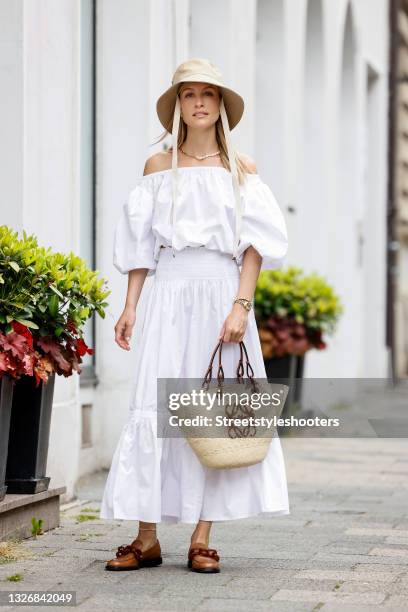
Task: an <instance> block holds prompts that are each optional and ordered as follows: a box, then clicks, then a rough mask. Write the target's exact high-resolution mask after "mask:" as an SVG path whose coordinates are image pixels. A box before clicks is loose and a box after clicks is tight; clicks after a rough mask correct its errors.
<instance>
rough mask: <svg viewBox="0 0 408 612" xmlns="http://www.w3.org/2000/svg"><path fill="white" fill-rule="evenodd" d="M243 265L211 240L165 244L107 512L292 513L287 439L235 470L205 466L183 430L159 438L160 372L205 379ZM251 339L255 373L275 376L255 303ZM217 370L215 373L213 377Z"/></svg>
mask: <svg viewBox="0 0 408 612" xmlns="http://www.w3.org/2000/svg"><path fill="white" fill-rule="evenodd" d="M239 276H240V271H239V267H238V265H237V264H236V262H235V261H234V260H233V259H232V257H231V255H228V254H224V253H221V252H220V251H216V250H209V249H206V248H204V247H186V248H185V249H183V250H182V251H179V252H177V251H176V252H175V255H174V256H173V253H172V250H171V249H170V248H161V249H160V256H159V261H158V262H157V268H156V273H155V276H154V280H153V285H152V288H151V291H150V293H149V294H148V296H147V301H146V309H145V315H144V320H143V323H142V329H141V334H140V340H139V345H138V346H137V347H135V348H136V351H137V356H136V372H135V377H134V379H133V383H132V389H131V395H130V406H129V412H128V418H127V421H126V423H125V425H124V427H123V430H122V433H121V435H120V439H119V442H118V444H117V447H116V450H115V453H114V456H113V459H112V464H111V468H110V470H109V474H108V478H107V481H106V485H105V489H104V493H103V499H102V505H101V512H100V518H102V519H123V520H139V521H146V522H151V523H160V522H167V523H177V522H179V521H180V522H184V523H196V522H197V521H199V520H200V519H202V520H207V521H226V520H231V519H241V518H246V517H251V516H272V515H282V514H289V500H288V491H287V482H286V473H285V465H284V459H283V453H282V448H281V443H280V440H279V438H278V437H276V438H274V439H273V440H272V442H271V444H270V446H269V450H268V454H267V456H266V458H265V459H264V460H263V461H262V462H261V463H258V464H255V465H252V466H249V467H242V468H233V469H224V470H219V469H214V468H207V467H205V466H203V465H202V464H201V463H200V461H199V459H198V458H197V457H196V455H195V454H194V451H193V450H192V449H191V448H190V446H189V444H188V442H187V441H186V440H185V439H184V438H158V437H157V436H156V433H157V418H156V417H157V413H156V410H157V381H156V379H157V378H204V374H205V371H206V369H207V367H208V364H209V361H210V357H211V354H212V352H213V350H214V348H215V346H216V345H217V342H218V336H219V334H220V331H221V328H222V325H223V323H224V321H225V319H226V317H227V316H228V314H229V312H230V310H231V307H232V302H233V300H234V298H235V297H236V295H237V292H238V287H239ZM244 342H245V346H246V348H247V351H248V356H249V360H250V363H251V365H252V368H253V370H254V374H255V377H256V378H266V372H265V366H264V362H263V358H262V351H261V345H260V341H259V335H258V330H257V326H256V321H255V316H254V312H253V310H251V311H250V312H249V316H248V325H247V329H246V332H245V335H244ZM222 358H223V361H222V363H223V368H224V374H225V377H226V378H234V377H235V372H236V367H237V364H238V358H239V345H238V344H237V343H236V342H228V343H225V345H224V347H223V351H222ZM213 376H214V375H213Z"/></svg>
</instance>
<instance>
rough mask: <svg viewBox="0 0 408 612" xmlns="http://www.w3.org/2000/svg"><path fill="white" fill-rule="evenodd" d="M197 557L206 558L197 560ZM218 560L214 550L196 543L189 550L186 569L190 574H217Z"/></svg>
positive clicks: (218, 568)
mask: <svg viewBox="0 0 408 612" xmlns="http://www.w3.org/2000/svg"><path fill="white" fill-rule="evenodd" d="M197 557H206V559H205V560H203V559H197ZM219 560H220V558H219V556H218V554H217V551H216V550H215V548H208V546H207V545H206V544H202V543H201V542H196V543H194V544H191V546H190V548H189V551H188V562H187V567H188V568H190V569H191V571H192V572H199V573H201V574H217V573H218V572H219V571H220V566H219V564H218V561H219Z"/></svg>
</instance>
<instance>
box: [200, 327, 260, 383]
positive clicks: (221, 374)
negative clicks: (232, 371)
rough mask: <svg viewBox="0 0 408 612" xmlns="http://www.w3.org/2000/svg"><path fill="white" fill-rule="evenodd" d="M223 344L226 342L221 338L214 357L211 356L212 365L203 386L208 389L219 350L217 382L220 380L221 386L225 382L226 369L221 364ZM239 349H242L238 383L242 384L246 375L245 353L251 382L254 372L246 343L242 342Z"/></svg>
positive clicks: (238, 367)
mask: <svg viewBox="0 0 408 612" xmlns="http://www.w3.org/2000/svg"><path fill="white" fill-rule="evenodd" d="M223 343H224V341H223V339H222V338H221V339H220V340H219V342H218V344H217V346H216V347H215V349H214V351H213V353H212V355H211V359H210V363H209V366H208V368H207V371H206V373H205V376H204V380H203V383H202V386H204V385H207V388H208V385H209V383H210V382H211V379H212V367H213V362H214V358H215V355H216V353H217V351H218V349H219V354H218V372H217V380H218V383H219V384H221V383H222V381H223V380H224V369H223V367H222V363H221V354H222V345H223ZM239 348H240V357H239V361H238V366H237V371H236V378H237V381H238V382H239V383H242V382H243V380H244V376H243V375H244V364H243V356H244V353H245V358H246V373H247V376H248V378H249V379H251V381H253V376H254V371H253V369H252V366H251V364H250V363H249V357H248V351H247V349H246V346H245V344H244V342H243V341H242V340H241V342H240V343H239Z"/></svg>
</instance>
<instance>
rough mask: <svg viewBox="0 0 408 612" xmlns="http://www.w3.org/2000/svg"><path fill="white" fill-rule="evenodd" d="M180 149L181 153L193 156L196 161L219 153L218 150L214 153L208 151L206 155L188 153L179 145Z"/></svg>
mask: <svg viewBox="0 0 408 612" xmlns="http://www.w3.org/2000/svg"><path fill="white" fill-rule="evenodd" d="M180 151H181V152H182V153H184V155H187V157H194V159H196V160H197V161H203V159H207V157H214V156H215V155H219V154H220V152H219V150H218V151H216V152H215V153H208V154H207V155H190V153H186V152H185V151H184V150H183V147H180Z"/></svg>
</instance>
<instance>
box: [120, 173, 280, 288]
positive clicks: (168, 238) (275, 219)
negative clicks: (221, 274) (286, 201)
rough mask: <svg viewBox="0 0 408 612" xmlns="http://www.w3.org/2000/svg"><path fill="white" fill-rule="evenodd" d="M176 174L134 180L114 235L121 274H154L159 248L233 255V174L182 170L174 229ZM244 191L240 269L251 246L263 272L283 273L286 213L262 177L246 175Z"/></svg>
mask: <svg viewBox="0 0 408 612" xmlns="http://www.w3.org/2000/svg"><path fill="white" fill-rule="evenodd" d="M171 172H172V170H171V169H169V170H162V171H161V172H153V173H151V174H147V175H145V176H142V177H139V178H138V179H137V180H136V185H135V187H134V189H132V191H131V192H130V194H129V196H128V198H127V201H126V202H125V204H124V206H123V208H122V211H121V214H120V216H119V219H118V222H117V225H116V229H115V235H114V254H113V263H114V265H115V267H116V268H117V269H118V270H119V272H121V273H122V274H126V273H127V272H129V270H133V269H135V268H147V269H148V273H147V275H148V276H151V275H152V274H154V272H155V269H156V266H157V262H158V259H159V253H160V247H161V246H162V245H163V246H166V247H168V246H171V244H173V249H174V251H175V252H177V251H181V250H182V249H184V248H186V247H198V246H204V247H205V248H207V249H210V250H218V251H221V252H222V253H227V254H231V256H232V253H233V237H234V215H235V200H234V194H233V186H232V181H231V173H230V172H229V171H228V170H227V169H226V168H223V167H220V166H183V167H179V168H178V172H179V180H178V182H179V187H178V193H179V195H178V198H177V207H176V209H175V210H174V224H173V225H172V224H171V202H172V184H171ZM246 177H247V179H246V181H245V183H244V184H243V185H241V186H240V192H241V198H242V201H241V202H242V209H243V214H242V222H241V231H240V242H239V245H238V251H237V258H236V261H237V264H238V265H242V258H243V253H244V251H245V250H246V249H247V248H248V247H249V246H250V245H251V246H253V247H254V248H255V249H256V250H257V251H258V253H259V254H260V255H261V256H262V264H261V270H267V269H275V268H280V267H281V266H282V264H283V261H284V258H285V255H286V253H287V249H288V237H287V228H286V223H285V219H284V216H283V213H282V211H281V209H280V207H279V205H278V203H277V201H276V198H275V196H274V195H273V193H272V191H271V189H270V188H269V187H268V185H266V184H265V183H264V182H263V181H262V180H261V178H260V176H259V174H247V175H246Z"/></svg>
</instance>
